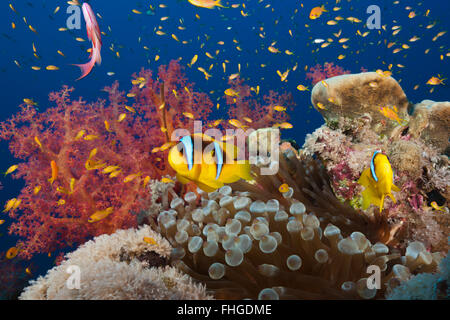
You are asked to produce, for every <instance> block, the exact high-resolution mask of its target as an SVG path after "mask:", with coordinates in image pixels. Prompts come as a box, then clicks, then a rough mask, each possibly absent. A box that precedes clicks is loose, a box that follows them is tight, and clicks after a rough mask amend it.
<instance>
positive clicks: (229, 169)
mask: <svg viewBox="0 0 450 320" xmlns="http://www.w3.org/2000/svg"><path fill="white" fill-rule="evenodd" d="M197 143H198V144H200V145H201V147H200V148H196V144H197ZM230 149H231V150H233V152H232V153H231V154H227V153H225V151H229V150H230ZM238 152H239V149H238V148H237V147H236V146H234V145H227V144H226V143H224V142H219V141H217V140H214V139H213V138H211V137H209V136H207V135H205V134H193V135H191V136H184V137H182V138H181V139H180V143H179V144H178V145H176V146H173V147H172V148H171V149H170V151H169V156H168V161H169V164H170V166H171V167H172V168H173V169H174V170H175V171H176V172H177V179H178V180H179V181H180V182H181V183H183V184H184V183H188V182H194V183H195V184H196V185H197V186H198V187H199V188H200V189H202V190H203V191H205V192H212V191H214V190H216V189H218V188H220V187H222V186H223V185H224V184H225V183H233V182H236V181H238V180H240V179H245V180H252V179H253V178H252V176H251V174H250V163H249V162H248V160H237V159H236V158H237V156H238Z"/></svg>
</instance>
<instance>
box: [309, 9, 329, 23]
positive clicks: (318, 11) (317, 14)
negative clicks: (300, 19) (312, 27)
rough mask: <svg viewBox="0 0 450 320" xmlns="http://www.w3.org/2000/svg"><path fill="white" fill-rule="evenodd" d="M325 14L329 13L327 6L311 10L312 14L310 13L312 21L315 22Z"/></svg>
mask: <svg viewBox="0 0 450 320" xmlns="http://www.w3.org/2000/svg"><path fill="white" fill-rule="evenodd" d="M324 12H328V11H327V10H325V6H320V7H314V8H312V9H311V12H310V13H309V18H310V19H311V20H315V19H317V18H319V17H320V16H321V15H322V13H324Z"/></svg>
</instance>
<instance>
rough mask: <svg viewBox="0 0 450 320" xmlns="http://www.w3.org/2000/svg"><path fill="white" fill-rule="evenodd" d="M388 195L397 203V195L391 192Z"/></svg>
mask: <svg viewBox="0 0 450 320" xmlns="http://www.w3.org/2000/svg"><path fill="white" fill-rule="evenodd" d="M388 196H389V197H390V198H391V199H392V201H394V203H397V200H395V197H394V195H393V194H392V193H389V194H388Z"/></svg>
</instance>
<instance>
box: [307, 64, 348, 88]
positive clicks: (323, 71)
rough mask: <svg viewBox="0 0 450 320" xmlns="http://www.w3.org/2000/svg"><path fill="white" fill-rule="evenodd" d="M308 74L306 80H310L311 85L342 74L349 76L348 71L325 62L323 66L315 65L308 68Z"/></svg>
mask: <svg viewBox="0 0 450 320" xmlns="http://www.w3.org/2000/svg"><path fill="white" fill-rule="evenodd" d="M309 71H310V72H307V73H306V79H311V82H312V84H313V85H315V84H316V83H317V82H319V81H322V80H325V79H328V78H331V77H335V76H340V75H342V74H349V73H350V71H348V70H344V68H342V67H340V66H337V65H334V63H333V62H325V63H324V65H323V66H321V65H320V64H316V65H315V66H314V67H310V68H309Z"/></svg>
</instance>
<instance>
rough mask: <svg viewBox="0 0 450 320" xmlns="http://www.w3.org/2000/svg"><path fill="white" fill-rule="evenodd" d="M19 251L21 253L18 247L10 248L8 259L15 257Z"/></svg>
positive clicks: (7, 253) (7, 252)
mask: <svg viewBox="0 0 450 320" xmlns="http://www.w3.org/2000/svg"><path fill="white" fill-rule="evenodd" d="M18 253H19V248H17V247H12V248H9V250H8V251H6V259H14V258H15V257H16V256H17V254H18Z"/></svg>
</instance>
